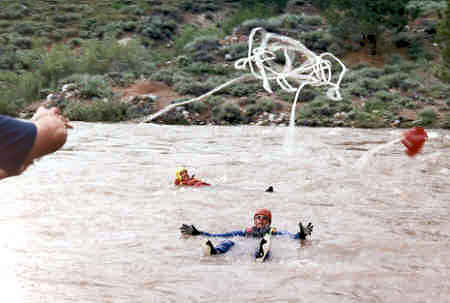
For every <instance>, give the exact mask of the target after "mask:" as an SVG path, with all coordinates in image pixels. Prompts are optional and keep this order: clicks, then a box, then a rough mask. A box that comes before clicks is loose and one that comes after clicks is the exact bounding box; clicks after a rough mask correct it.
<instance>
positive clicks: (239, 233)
mask: <svg viewBox="0 0 450 303" xmlns="http://www.w3.org/2000/svg"><path fill="white" fill-rule="evenodd" d="M200 234H201V235H202V236H206V237H221V238H230V237H244V236H245V232H244V231H242V230H235V231H232V232H228V233H223V234H211V233H208V232H206V231H201V232H200Z"/></svg>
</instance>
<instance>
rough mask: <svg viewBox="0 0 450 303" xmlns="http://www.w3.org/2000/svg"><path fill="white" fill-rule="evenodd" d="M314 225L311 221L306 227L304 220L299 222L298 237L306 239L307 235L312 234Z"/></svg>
mask: <svg viewBox="0 0 450 303" xmlns="http://www.w3.org/2000/svg"><path fill="white" fill-rule="evenodd" d="M313 228H314V225H312V223H311V222H309V223H308V225H306V227H304V226H303V224H302V222H298V229H299V232H298V237H299V238H300V239H301V240H305V239H306V237H307V236H310V235H311V234H312V231H313Z"/></svg>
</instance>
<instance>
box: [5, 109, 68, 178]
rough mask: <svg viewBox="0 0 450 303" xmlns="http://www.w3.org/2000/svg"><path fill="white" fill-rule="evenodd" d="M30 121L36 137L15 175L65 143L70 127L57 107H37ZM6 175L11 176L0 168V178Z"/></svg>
mask: <svg viewBox="0 0 450 303" xmlns="http://www.w3.org/2000/svg"><path fill="white" fill-rule="evenodd" d="M30 122H31V123H34V124H35V126H36V129H37V133H36V138H35V140H34V143H33V146H32V148H31V150H30V152H29V153H28V156H27V157H26V159H25V161H24V163H23V165H22V167H21V168H20V169H19V171H18V172H17V174H15V176H17V175H20V174H22V173H23V172H24V171H25V170H26V169H27V167H28V166H29V165H30V164H32V163H33V161H34V160H36V159H39V158H41V157H43V156H45V155H48V154H51V153H54V152H55V151H57V150H59V149H60V148H61V147H62V146H63V145H64V144H65V143H66V140H67V128H72V126H71V125H69V120H67V119H66V118H64V117H63V116H62V115H61V114H60V113H59V110H58V109H57V108H50V109H46V108H44V107H40V108H38V110H37V111H36V113H35V114H34V116H33V117H32V118H31V121H30ZM7 177H12V175H8V173H7V172H6V171H4V170H3V169H0V179H4V178H7Z"/></svg>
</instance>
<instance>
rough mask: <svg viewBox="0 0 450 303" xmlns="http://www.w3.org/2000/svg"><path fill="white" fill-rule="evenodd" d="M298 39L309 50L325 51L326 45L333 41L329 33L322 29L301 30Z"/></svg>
mask: <svg viewBox="0 0 450 303" xmlns="http://www.w3.org/2000/svg"><path fill="white" fill-rule="evenodd" d="M299 39H300V41H302V42H303V44H305V46H306V47H307V48H309V49H311V50H321V51H326V50H327V49H328V47H329V46H330V45H331V44H332V43H333V38H332V37H331V35H330V34H329V33H328V32H326V31H322V30H317V31H312V32H303V33H301V34H300V37H299Z"/></svg>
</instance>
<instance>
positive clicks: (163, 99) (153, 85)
mask: <svg viewBox="0 0 450 303" xmlns="http://www.w3.org/2000/svg"><path fill="white" fill-rule="evenodd" d="M113 91H114V92H116V93H119V94H120V96H121V97H122V98H125V97H129V96H139V95H146V94H152V95H155V96H158V99H157V100H156V109H157V110H160V109H161V108H164V107H166V106H167V105H169V104H170V102H171V101H172V100H175V99H179V98H181V97H182V96H180V95H178V94H177V93H176V92H175V91H174V90H173V89H172V88H170V87H169V86H167V85H166V84H164V83H163V82H159V81H152V80H141V81H138V82H136V83H134V84H132V85H131V86H129V87H126V88H118V87H115V88H113Z"/></svg>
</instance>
